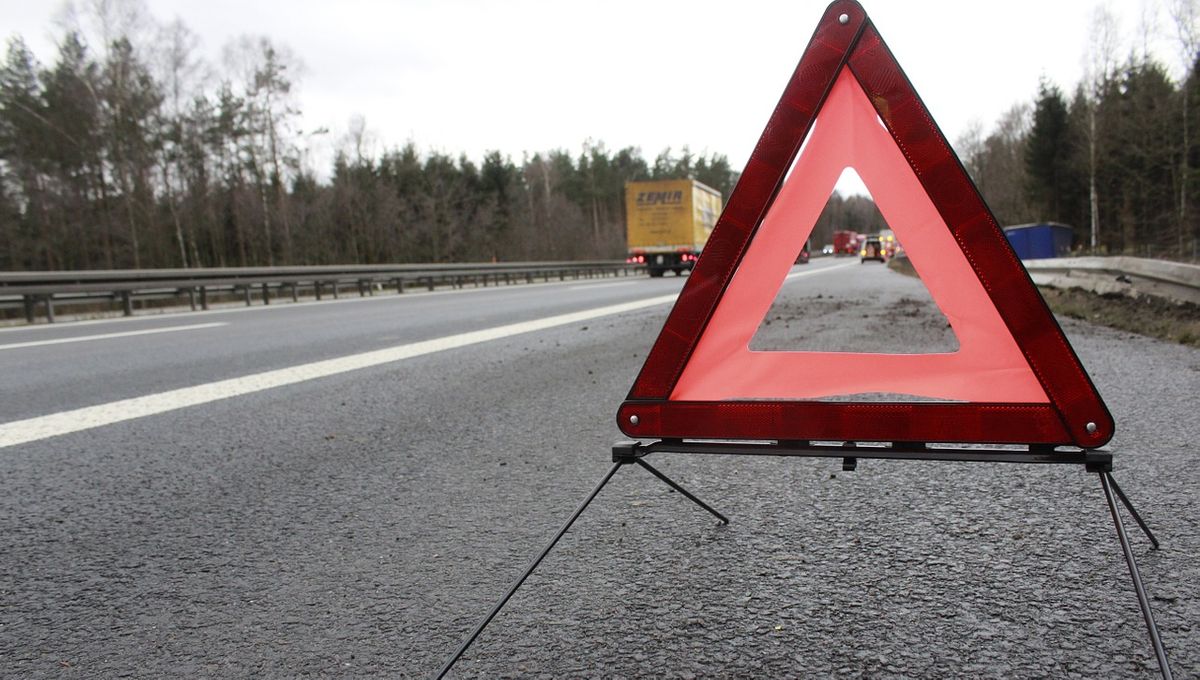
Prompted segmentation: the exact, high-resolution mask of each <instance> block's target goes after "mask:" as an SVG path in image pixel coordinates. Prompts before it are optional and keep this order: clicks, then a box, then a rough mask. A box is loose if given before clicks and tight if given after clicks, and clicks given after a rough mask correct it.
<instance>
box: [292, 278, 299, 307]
mask: <svg viewBox="0 0 1200 680" xmlns="http://www.w3.org/2000/svg"><path fill="white" fill-rule="evenodd" d="M299 287H300V284H298V283H296V282H295V281H292V302H299V301H300V291H298V290H296V289H297V288H299Z"/></svg>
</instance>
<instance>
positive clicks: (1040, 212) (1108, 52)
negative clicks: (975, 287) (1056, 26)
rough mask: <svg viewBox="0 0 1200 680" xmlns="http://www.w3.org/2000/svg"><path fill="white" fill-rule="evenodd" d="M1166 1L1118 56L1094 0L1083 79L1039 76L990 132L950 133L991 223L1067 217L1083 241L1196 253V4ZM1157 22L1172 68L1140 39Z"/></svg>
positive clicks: (1199, 240)
mask: <svg viewBox="0 0 1200 680" xmlns="http://www.w3.org/2000/svg"><path fill="white" fill-rule="evenodd" d="M1167 4H1168V9H1169V12H1168V14H1169V21H1168V22H1167V23H1169V24H1170V25H1169V26H1163V27H1155V26H1154V25H1151V24H1146V25H1143V26H1142V27H1141V30H1142V33H1143V35H1142V36H1141V45H1142V46H1141V47H1140V48H1137V49H1132V50H1129V52H1128V56H1124V57H1122V56H1121V55H1122V53H1123V52H1122V48H1121V47H1120V39H1119V38H1120V32H1119V31H1118V26H1117V24H1116V21H1115V19H1114V18H1113V17H1112V15H1111V14H1109V13H1108V12H1107V11H1105V10H1104V9H1103V8H1102V7H1101V8H1099V9H1097V10H1096V11H1095V12H1094V13H1093V15H1092V22H1091V29H1090V39H1089V45H1090V47H1089V48H1088V53H1087V54H1086V55H1085V64H1086V75H1085V77H1084V78H1083V79H1082V80H1081V82H1079V83H1077V84H1075V85H1074V86H1073V87H1071V88H1069V89H1068V90H1065V91H1064V90H1063V89H1062V88H1061V87H1060V86H1059V85H1058V84H1056V83H1053V82H1050V81H1048V80H1043V81H1042V82H1041V83H1039V85H1038V88H1037V92H1036V95H1035V96H1034V97H1033V98H1032V104H1028V103H1021V104H1017V105H1015V106H1014V107H1013V108H1012V109H1010V110H1009V111H1008V112H1007V113H1006V114H1005V115H1004V116H1002V117H1001V119H1000V120H999V121H998V122H997V124H996V125H995V128H994V130H993V131H992V132H991V133H990V134H986V135H985V134H984V133H983V131H982V127H981V126H979V125H976V126H974V127H973V128H972V129H970V130H968V131H967V132H966V133H965V134H963V135H962V136H961V137H959V139H958V140H957V141H956V143H955V147H956V150H957V151H958V153H959V155H960V157H961V158H962V160H963V164H964V165H965V166H966V168H967V170H968V171H969V172H970V174H971V176H972V178H973V179H974V180H975V183H976V185H977V186H978V187H979V189H980V191H981V192H982V194H983V196H984V198H985V199H986V200H987V202H988V205H989V206H990V207H991V208H992V211H993V212H994V213H995V214H996V217H997V219H998V220H999V221H1000V223H1001V224H1021V223H1027V222H1041V221H1055V222H1061V223H1064V224H1068V225H1070V226H1071V227H1072V228H1073V229H1074V243H1075V248H1076V250H1078V251H1081V252H1095V253H1101V254H1131V255H1143V256H1150V257H1168V258H1182V259H1191V260H1195V259H1197V258H1198V256H1200V252H1198V251H1200V176H1198V173H1200V25H1198V23H1197V18H1198V11H1200V8H1198V7H1197V3H1196V2H1195V0H1171V1H1170V2H1169V3H1167ZM1143 15H1144V16H1150V14H1149V13H1146V12H1144V13H1143ZM1155 32H1157V33H1159V34H1163V35H1167V36H1169V38H1168V42H1171V43H1173V44H1174V45H1175V46H1176V47H1177V49H1178V53H1179V54H1180V55H1181V57H1180V59H1179V62H1178V64H1177V68H1178V70H1180V71H1181V72H1182V76H1179V77H1175V78H1173V77H1172V76H1171V74H1170V70H1169V68H1168V66H1167V65H1166V64H1164V63H1163V62H1162V61H1160V60H1159V59H1158V58H1156V57H1155V55H1154V54H1152V53H1151V51H1150V50H1149V49H1148V48H1147V47H1146V45H1147V44H1148V43H1150V42H1151V41H1150V37H1152V34H1154V33H1155Z"/></svg>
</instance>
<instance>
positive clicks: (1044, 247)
mask: <svg viewBox="0 0 1200 680" xmlns="http://www.w3.org/2000/svg"><path fill="white" fill-rule="evenodd" d="M1004 235H1005V236H1007V237H1008V242H1009V244H1010V245H1012V247H1013V250H1015V251H1016V252H1017V257H1019V258H1021V259H1022V260H1041V259H1045V258H1049V257H1067V256H1068V255H1070V254H1071V240H1072V234H1071V228H1070V227H1068V226H1067V225H1065V224H1059V223H1057V222H1042V223H1039V224H1019V225H1017V226H1015V227H1005V228H1004Z"/></svg>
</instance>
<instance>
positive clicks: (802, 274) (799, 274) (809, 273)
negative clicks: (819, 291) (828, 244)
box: [783, 262, 858, 282]
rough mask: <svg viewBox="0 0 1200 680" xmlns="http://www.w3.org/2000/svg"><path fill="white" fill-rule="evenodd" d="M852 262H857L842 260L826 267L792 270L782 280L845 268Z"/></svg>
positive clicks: (786, 280)
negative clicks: (840, 262)
mask: <svg viewBox="0 0 1200 680" xmlns="http://www.w3.org/2000/svg"><path fill="white" fill-rule="evenodd" d="M852 264H858V263H857V262H843V263H842V264H835V265H830V266H828V267H821V268H820V269H808V270H806V271H802V272H792V273H791V274H788V275H787V276H786V277H785V278H784V279H783V280H784V282H788V281H791V280H793V279H798V278H800V277H801V276H811V275H813V274H824V273H825V272H831V271H833V270H835V269H845V268H846V267H849V266H850V265H852Z"/></svg>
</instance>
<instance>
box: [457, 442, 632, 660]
mask: <svg viewBox="0 0 1200 680" xmlns="http://www.w3.org/2000/svg"><path fill="white" fill-rule="evenodd" d="M622 465H625V462H624V461H619V462H616V463H613V466H612V467H611V468H609V469H608V474H606V475H604V479H602V480H600V483H599V484H597V485H596V488H594V489H592V492H591V493H590V494H588V497H587V498H585V499H584V501H583V502H582V503H580V504H579V507H578V508H576V509H575V512H574V513H572V515H571V518H570V519H568V520H567V523H566V524H564V525H563V526H562V528H561V529H559V530H558V533H557V534H555V535H554V538H553V539H551V540H550V543H549V545H547V546H546V547H545V548H543V549H542V552H541V554H540V555H538V556H537V557H535V558H533V561H532V562H530V563H529V566H528V567H526V568H525V573H523V574H521V577H520V578H518V579H517V580H516V581H514V582H513V584H512V586H510V587H509V589H508V592H507V593H505V594H504V597H502V598H500V601H499V602H497V603H496V606H495V607H492V611H490V612H488V615H487V616H485V617H483V620H482V621H480V622H479V625H478V626H475V631H474V632H472V633H471V635H470V636H469V637H467V639H466V640H463V642H462V644H461V645H459V646H458V651H456V652H454V656H452V657H450V660H449V661H447V662H446V665H444V666H442V670H440V671H438V674H437V676H435V677H437V678H439V679H440V678H443V677H445V675H446V673H449V672H450V669H451V668H452V667H453V666H454V663H455V662H456V661H458V659H459V657H461V656H462V655H463V652H466V651H467V648H468V647H470V646H471V643H472V642H475V638H477V637H479V634H480V633H482V632H483V629H484V628H487V625H488V624H489V623H491V622H492V619H494V618H496V615H497V614H499V613H500V609H501V608H503V607H504V605H505V604H507V603H508V601H509V599H511V598H512V596H513V594H514V593H516V592H517V589H518V588H520V587H521V584H522V583H524V582H525V579H527V578H529V575H530V574H532V573H533V570H534V569H537V566H538V565H539V564H541V563H542V560H543V559H545V558H546V555H549V554H550V551H551V550H552V549H553V548H554V546H555V545H557V544H558V540H559V539H560V538H562V537H563V534H565V533H567V530H568V529H570V528H571V525H572V524H574V523H575V520H577V519H579V516H580V515H582V514H583V511H584V510H586V509H587V506H588V504H590V503H591V502H592V499H593V498H595V497H596V494H598V493H600V490H601V489H603V488H604V485H605V484H608V480H610V479H612V476H613V475H615V474H616V473H617V470H620V469H621V466H622Z"/></svg>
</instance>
